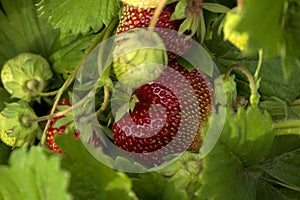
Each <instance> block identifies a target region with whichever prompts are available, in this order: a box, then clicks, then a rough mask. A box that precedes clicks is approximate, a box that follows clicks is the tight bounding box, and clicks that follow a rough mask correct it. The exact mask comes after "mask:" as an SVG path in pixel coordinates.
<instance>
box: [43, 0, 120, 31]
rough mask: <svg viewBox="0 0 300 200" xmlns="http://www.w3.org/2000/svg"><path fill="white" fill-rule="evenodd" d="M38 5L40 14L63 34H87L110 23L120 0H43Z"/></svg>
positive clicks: (117, 9)
mask: <svg viewBox="0 0 300 200" xmlns="http://www.w3.org/2000/svg"><path fill="white" fill-rule="evenodd" d="M38 7H39V12H40V15H41V16H42V17H43V18H46V19H48V21H49V22H50V23H51V24H52V25H53V26H54V27H55V28H60V30H61V32H62V34H68V33H69V32H71V33H73V34H80V33H82V34H86V33H88V32H90V31H91V30H92V31H93V32H96V31H98V30H100V29H101V28H102V27H103V25H108V24H109V23H110V22H111V21H112V19H113V17H115V16H116V15H117V13H118V11H119V9H120V1H118V0H96V1H85V0H57V1H51V0H42V1H41V2H40V3H39V4H38ZM66 13H67V14H66Z"/></svg>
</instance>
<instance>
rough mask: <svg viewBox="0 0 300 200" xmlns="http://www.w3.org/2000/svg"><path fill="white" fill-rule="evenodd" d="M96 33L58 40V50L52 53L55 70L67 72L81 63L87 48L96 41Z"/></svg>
mask: <svg viewBox="0 0 300 200" xmlns="http://www.w3.org/2000/svg"><path fill="white" fill-rule="evenodd" d="M95 37H96V35H94V34H89V35H86V36H78V37H74V36H69V37H65V38H61V39H60V40H56V44H55V47H56V50H55V51H54V52H53V53H52V54H51V55H50V57H49V60H50V62H51V63H52V67H53V70H54V71H55V72H56V73H60V74H65V75H66V74H67V73H68V72H70V71H71V70H73V69H74V68H75V67H76V66H77V65H78V64H79V63H80V60H81V59H82V57H83V56H84V54H85V53H86V49H88V47H89V46H90V45H91V44H92V43H93V42H94V39H95Z"/></svg>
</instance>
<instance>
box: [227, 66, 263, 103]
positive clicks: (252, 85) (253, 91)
mask: <svg viewBox="0 0 300 200" xmlns="http://www.w3.org/2000/svg"><path fill="white" fill-rule="evenodd" d="M234 69H239V70H241V71H242V72H243V73H244V74H245V75H246V77H247V78H248V80H249V83H250V89H251V97H250V102H251V105H252V106H254V107H256V106H257V104H258V102H259V99H260V95H259V93H258V91H257V87H256V83H255V80H254V77H253V76H252V74H251V73H250V72H249V70H248V69H247V68H245V67H244V66H242V65H239V64H233V65H231V66H230V67H229V68H228V69H227V72H226V74H225V79H226V78H228V76H229V75H230V73H231V72H232V70H234Z"/></svg>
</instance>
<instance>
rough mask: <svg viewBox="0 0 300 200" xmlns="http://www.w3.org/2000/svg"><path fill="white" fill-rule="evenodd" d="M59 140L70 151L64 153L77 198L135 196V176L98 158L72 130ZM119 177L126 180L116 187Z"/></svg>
mask: <svg viewBox="0 0 300 200" xmlns="http://www.w3.org/2000/svg"><path fill="white" fill-rule="evenodd" d="M56 143H57V145H58V146H59V147H60V148H61V149H62V151H63V152H64V153H65V154H66V155H67V156H66V157H63V160H62V167H63V168H64V169H66V170H68V171H69V172H70V173H71V181H70V191H71V193H72V195H73V197H74V200H76V199H78V200H79V199H110V198H112V199H124V200H132V199H134V197H135V195H134V193H133V191H132V190H131V180H130V179H128V177H127V176H126V175H125V174H123V173H121V172H120V173H117V172H116V171H114V170H113V169H111V168H109V167H107V166H105V165H103V164H102V163H101V162H99V161H98V160H96V159H95V158H94V157H93V156H92V155H91V154H90V153H89V152H88V151H87V149H86V148H85V147H84V146H83V144H82V143H81V142H80V141H76V140H74V137H73V136H72V135H71V134H67V135H62V136H61V137H58V138H57V139H56ZM118 180H122V181H121V182H119V185H118V187H116V181H118ZM113 197H116V198H113Z"/></svg>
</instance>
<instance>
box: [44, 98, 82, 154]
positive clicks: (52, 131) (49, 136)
mask: <svg viewBox="0 0 300 200" xmlns="http://www.w3.org/2000/svg"><path fill="white" fill-rule="evenodd" d="M70 105H71V104H70V100H69V99H62V100H60V101H59V102H58V106H70ZM55 112H58V109H56V110H55ZM63 117H64V116H62V117H57V118H53V119H52V120H51V122H50V126H49V128H48V129H47V133H46V142H47V146H48V148H49V149H50V150H51V151H53V152H56V153H59V154H63V152H62V150H61V149H60V148H59V147H58V146H57V144H56V143H55V137H56V136H57V135H58V136H59V135H62V134H64V132H65V130H66V128H67V126H68V124H66V125H64V126H61V127H57V128H55V127H54V126H55V123H56V122H57V120H58V119H60V118H63ZM74 138H76V139H77V138H79V132H77V131H75V132H74Z"/></svg>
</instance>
